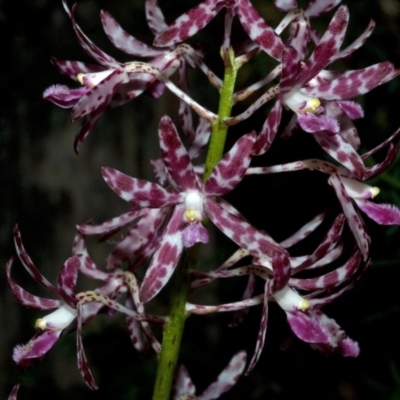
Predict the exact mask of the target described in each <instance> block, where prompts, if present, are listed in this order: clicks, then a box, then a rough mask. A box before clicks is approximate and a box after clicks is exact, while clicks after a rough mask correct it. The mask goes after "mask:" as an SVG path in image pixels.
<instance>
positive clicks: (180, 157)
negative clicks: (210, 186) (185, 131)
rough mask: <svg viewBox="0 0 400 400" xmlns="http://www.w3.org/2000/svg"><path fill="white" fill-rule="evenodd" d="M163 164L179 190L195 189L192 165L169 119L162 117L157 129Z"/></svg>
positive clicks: (195, 181)
mask: <svg viewBox="0 0 400 400" xmlns="http://www.w3.org/2000/svg"><path fill="white" fill-rule="evenodd" d="M158 137H159V139H160V148H161V154H162V157H163V160H164V164H165V166H166V168H167V170H168V172H169V174H170V175H171V177H172V179H173V180H174V182H175V183H176V184H177V185H178V186H179V188H180V189H184V190H187V189H197V179H196V176H195V173H194V171H193V165H192V162H191V161H190V158H189V155H188V153H187V151H186V148H185V146H184V145H183V143H182V141H181V139H180V137H179V134H178V131H177V130H176V127H175V125H174V123H173V122H172V120H171V118H169V117H168V116H166V115H165V116H163V117H162V118H161V120H160V124H159V127H158Z"/></svg>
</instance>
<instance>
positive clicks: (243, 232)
mask: <svg viewBox="0 0 400 400" xmlns="http://www.w3.org/2000/svg"><path fill="white" fill-rule="evenodd" d="M204 203H205V207H206V213H207V215H208V216H209V217H210V219H211V220H212V222H213V223H214V224H215V225H216V227H217V228H218V229H219V230H220V231H221V232H222V233H224V234H225V235H226V236H228V237H229V238H230V239H231V240H233V241H234V242H235V243H236V244H237V245H238V246H240V247H242V248H244V249H245V250H247V251H248V252H249V253H250V254H251V255H253V256H256V257H260V258H265V257H268V258H271V263H272V265H273V270H274V286H273V288H272V289H273V290H279V289H280V288H282V287H283V286H284V285H285V284H286V282H287V281H288V279H289V274H290V262H289V258H288V255H287V253H286V250H284V249H283V247H281V246H279V244H278V243H276V242H275V241H274V240H273V239H272V238H271V237H269V236H268V235H267V234H266V233H264V232H261V231H259V230H257V229H256V228H254V227H253V226H251V225H250V224H249V223H247V222H246V221H244V220H243V219H241V218H240V217H238V216H236V215H233V214H231V213H229V212H227V211H226V210H224V209H223V208H222V207H221V206H220V205H218V204H217V203H216V202H215V201H214V200H212V199H210V198H207V199H205V201H204Z"/></svg>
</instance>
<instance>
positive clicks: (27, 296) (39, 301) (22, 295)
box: [6, 259, 61, 310]
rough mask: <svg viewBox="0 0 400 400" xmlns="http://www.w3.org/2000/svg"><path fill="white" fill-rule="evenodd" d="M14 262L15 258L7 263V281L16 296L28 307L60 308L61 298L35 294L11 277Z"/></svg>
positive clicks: (40, 308)
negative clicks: (53, 298)
mask: <svg viewBox="0 0 400 400" xmlns="http://www.w3.org/2000/svg"><path fill="white" fill-rule="evenodd" d="M12 264H13V259H10V261H8V263H7V265H6V273H7V282H8V285H9V287H10V289H11V292H12V294H13V295H14V297H15V298H16V299H17V300H18V302H20V303H21V304H22V305H23V306H25V307H28V308H34V309H36V310H51V309H53V308H58V307H60V305H61V302H60V301H59V300H52V299H45V298H43V297H38V296H34V295H33V294H31V293H29V292H27V291H26V290H25V289H23V288H22V287H21V286H19V285H17V284H16V283H15V282H14V281H13V280H12V279H11V267H12Z"/></svg>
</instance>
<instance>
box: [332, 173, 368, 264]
mask: <svg viewBox="0 0 400 400" xmlns="http://www.w3.org/2000/svg"><path fill="white" fill-rule="evenodd" d="M328 183H329V184H330V185H332V187H333V188H334V190H335V192H336V196H337V197H338V200H339V202H340V204H341V206H342V209H343V213H344V215H345V216H346V219H347V223H348V224H349V227H350V230H351V231H352V233H353V236H354V238H355V239H356V242H357V244H358V247H359V249H360V250H361V254H362V255H363V258H364V260H366V259H367V258H368V251H369V245H370V238H369V236H368V233H367V228H366V226H365V224H364V222H363V221H362V219H361V218H360V216H359V215H358V214H357V212H356V210H355V209H354V206H353V204H352V202H351V199H350V197H349V196H348V195H347V193H346V189H345V187H344V186H343V184H342V182H341V181H340V178H339V176H338V175H337V174H332V175H331V176H330V178H329V179H328Z"/></svg>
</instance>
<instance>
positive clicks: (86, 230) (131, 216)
mask: <svg viewBox="0 0 400 400" xmlns="http://www.w3.org/2000/svg"><path fill="white" fill-rule="evenodd" d="M142 214H143V210H141V209H139V210H137V209H132V210H129V211H127V212H126V213H124V214H121V215H119V216H118V217H115V218H112V219H110V220H108V221H106V222H103V223H102V224H99V225H92V224H83V225H77V229H78V231H79V232H80V233H82V234H84V235H103V237H107V236H109V235H112V234H114V233H115V232H116V231H117V230H119V229H121V228H123V227H124V226H126V225H128V224H130V223H131V222H133V221H134V220H135V219H138V218H139V217H140V216H141V215H142Z"/></svg>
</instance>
